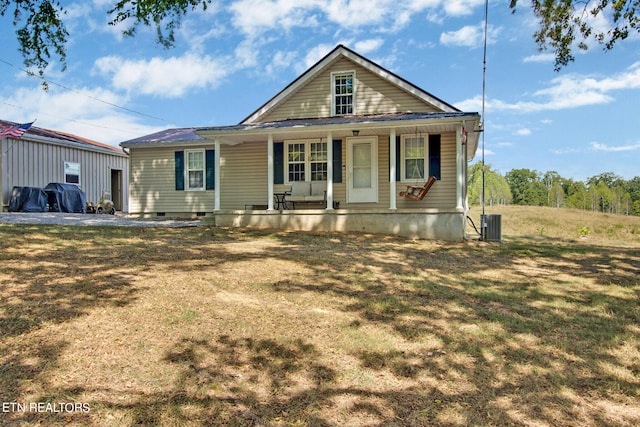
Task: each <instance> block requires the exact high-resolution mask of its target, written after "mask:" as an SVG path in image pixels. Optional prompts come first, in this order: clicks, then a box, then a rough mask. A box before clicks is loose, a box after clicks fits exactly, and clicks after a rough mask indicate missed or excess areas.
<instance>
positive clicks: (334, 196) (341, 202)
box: [196, 112, 479, 227]
mask: <svg viewBox="0 0 640 427" xmlns="http://www.w3.org/2000/svg"><path fill="white" fill-rule="evenodd" d="M478 123H479V116H478V115H477V114H475V113H459V112H455V113H394V114H380V115H371V116H357V117H333V118H325V119H292V120H284V121H278V122H269V123H258V124H247V125H237V126H225V127H209V128H198V129H197V130H196V133H197V135H198V136H199V137H201V138H204V139H206V140H208V141H210V142H209V143H212V144H213V145H214V148H215V149H214V151H215V182H216V183H218V185H217V186H216V188H217V191H215V194H214V198H215V200H214V209H213V212H214V213H215V214H216V216H218V217H220V215H219V214H222V212H223V211H225V212H228V211H239V210H244V211H254V210H258V209H261V210H263V211H264V210H266V212H267V213H264V212H258V213H256V215H257V216H267V217H268V216H269V214H270V213H274V212H277V213H279V212H280V211H283V212H282V213H283V214H284V213H287V214H288V215H289V216H291V215H293V213H292V212H285V211H286V209H284V210H283V209H282V206H279V204H278V200H279V199H278V197H277V195H278V194H279V192H280V190H279V187H278V185H279V184H291V183H292V181H294V180H293V179H291V176H290V175H289V176H286V177H285V178H284V180H282V178H280V181H278V177H277V176H276V174H277V172H276V171H277V170H278V167H280V168H284V167H285V166H284V165H280V166H278V154H280V156H282V153H278V150H282V148H278V145H280V146H281V145H282V142H283V141H284V142H285V144H287V143H296V142H299V141H302V142H304V141H319V142H320V143H323V144H325V145H326V158H325V160H326V170H325V171H324V176H323V177H322V178H321V180H322V181H324V185H325V187H326V196H325V197H326V200H325V201H324V202H325V203H324V206H326V208H325V209H321V211H322V212H321V214H325V215H326V214H328V213H330V212H332V211H340V215H338V216H336V217H335V218H333V219H334V220H335V221H328V222H332V223H336V224H337V223H343V222H344V218H343V217H344V215H346V214H347V213H350V214H352V215H353V214H355V213H357V212H364V214H371V213H373V212H378V213H380V212H385V213H389V212H391V213H398V214H399V213H401V212H404V211H407V212H411V213H412V214H414V213H416V212H422V213H423V214H434V213H437V211H440V210H442V211H443V212H448V213H450V212H451V211H456V212H464V211H465V209H466V191H467V190H466V174H467V159H468V158H470V157H473V155H474V153H475V150H476V148H477V141H478V137H477V133H475V132H474V131H475V130H477V129H478ZM429 134H441V135H444V136H445V137H446V141H445V140H444V139H443V146H445V145H446V150H447V153H446V161H447V164H446V165H445V166H443V174H444V175H446V176H443V178H442V182H443V183H439V184H438V185H439V186H440V187H441V188H442V189H443V190H440V192H441V193H443V192H444V191H446V201H443V202H441V203H439V205H438V206H437V207H438V208H440V209H434V208H435V207H436V206H429V205H425V204H422V203H416V202H409V203H407V202H406V200H404V198H402V197H399V196H398V194H399V193H400V191H402V190H405V188H406V187H405V186H406V185H409V184H411V185H416V184H420V185H421V184H422V183H423V182H424V181H425V180H426V178H423V179H421V180H420V181H422V182H419V181H411V182H406V180H403V179H401V178H400V175H399V168H400V160H401V155H402V154H401V153H400V152H399V145H398V144H395V143H393V142H394V141H396V140H397V141H399V140H400V138H401V136H406V135H420V136H426V135H429ZM333 142H339V143H341V145H338V150H342V152H338V153H336V152H335V150H336V145H335V144H334V143H333ZM361 143H362V144H361ZM362 145H366V146H367V148H366V149H367V150H368V149H370V150H371V151H370V152H368V154H367V155H368V156H371V163H370V164H369V165H367V167H371V169H372V171H373V172H372V177H371V179H370V184H371V187H370V188H367V189H365V190H366V191H364V190H363V189H362V187H363V186H360V187H359V188H356V187H357V186H356V185H355V184H356V181H357V176H356V174H357V172H358V171H357V170H356V169H357V167H358V165H355V164H354V161H353V158H354V157H355V154H354V153H355V151H354V150H356V149H360V146H362ZM243 146H244V147H247V146H253V147H263V148H262V150H265V148H266V150H265V151H262V153H263V154H260V155H259V156H260V158H261V159H262V160H261V161H260V160H256V161H255V162H254V164H252V166H251V167H252V168H253V169H260V170H262V172H261V173H260V179H259V181H260V182H259V183H257V185H259V186H260V188H262V189H263V190H262V191H263V193H262V196H261V197H257V196H256V195H255V194H254V195H253V199H252V200H245V201H244V203H239V202H237V203H235V205H230V204H229V203H228V202H229V199H230V196H232V194H231V192H230V190H228V189H227V188H229V187H227V186H228V185H231V184H230V178H229V176H228V175H225V174H224V171H225V168H227V169H228V170H229V169H231V168H233V170H238V169H240V168H241V164H242V163H238V164H233V167H231V166H230V163H231V161H230V160H229V159H226V160H225V153H226V152H228V150H231V149H236V150H237V149H240V148H241V147H243ZM369 147H370V148H369ZM443 157H444V156H443ZM289 168H290V167H289ZM263 173H264V174H263ZM256 176H257V174H256ZM302 180H303V181H307V182H313V181H315V179H314V177H313V176H311V177H310V176H308V175H307V176H306V177H304V178H302ZM236 181H237V182H239V179H238V178H236ZM445 187H446V190H445ZM218 190H221V191H218ZM256 207H257V209H255V208H256ZM242 208H244V209H242ZM425 208H430V209H426V210H425ZM443 208H444V209H443ZM316 211H317V210H316ZM295 213H296V214H300V215H304V217H308V216H310V215H311V213H310V212H308V209H305V210H304V212H302V211H300V210H298V209H296V210H295ZM316 214H317V213H316ZM245 215H246V213H245ZM238 221H239V220H234V223H237V222H238ZM243 221H244V220H243ZM270 221H272V220H270ZM285 222H287V223H289V222H290V220H287V221H285ZM331 227H333V225H332V226H331Z"/></svg>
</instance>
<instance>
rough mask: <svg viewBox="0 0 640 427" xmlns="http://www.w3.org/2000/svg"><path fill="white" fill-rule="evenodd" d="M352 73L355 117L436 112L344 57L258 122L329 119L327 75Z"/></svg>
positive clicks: (329, 88) (329, 100)
mask: <svg viewBox="0 0 640 427" xmlns="http://www.w3.org/2000/svg"><path fill="white" fill-rule="evenodd" d="M341 71H355V72H356V114H357V115H364V114H381V113H396V112H407V111H413V112H432V111H433V112H436V111H439V110H437V109H436V108H435V107H434V106H432V105H430V104H428V103H426V102H424V101H422V100H420V99H419V98H417V97H415V96H413V95H411V94H410V93H407V92H405V91H404V90H402V89H400V88H398V87H397V86H395V85H393V84H391V83H389V82H388V81H386V80H384V79H381V78H380V77H378V76H377V75H375V74H374V73H372V72H370V71H368V70H367V69H365V68H364V67H361V66H359V65H357V64H355V63H354V62H351V61H350V60H348V59H346V58H342V59H341V60H339V61H337V62H336V63H334V64H332V65H331V66H330V67H328V68H327V69H325V70H322V71H321V72H319V73H318V75H317V77H316V78H315V79H314V80H312V81H311V82H308V83H307V84H306V85H304V86H303V87H301V88H300V89H299V90H298V91H297V92H295V93H294V94H292V95H291V96H290V97H289V98H288V99H286V100H285V101H284V102H283V103H282V104H281V105H278V106H277V107H276V108H274V109H273V110H272V111H270V112H269V113H268V114H266V115H265V116H264V117H262V118H261V121H264V122H268V121H276V120H285V119H295V118H310V117H330V116H332V111H331V87H332V83H331V73H333V72H341Z"/></svg>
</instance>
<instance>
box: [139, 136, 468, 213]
mask: <svg viewBox="0 0 640 427" xmlns="http://www.w3.org/2000/svg"><path fill="white" fill-rule="evenodd" d="M208 148H209V149H210V148H211V147H208ZM220 149H221V152H220V156H221V160H220V161H221V167H220V181H221V182H220V183H216V188H220V191H221V193H220V208H221V209H222V210H237V209H244V208H245V206H247V205H267V204H268V201H269V199H268V185H267V182H268V181H267V180H268V171H267V142H266V141H264V142H256V143H244V144H239V145H235V146H227V145H222V146H221V148H220ZM177 150H179V149H176V148H171V149H168V148H162V149H132V150H131V170H132V174H131V187H130V191H129V194H130V211H131V213H134V214H143V213H144V214H152V213H158V212H164V213H167V214H170V213H172V214H183V215H184V214H195V213H197V212H212V211H213V209H214V202H215V200H214V195H215V193H214V191H176V190H175V172H174V152H175V151H177ZM346 150H347V143H346V140H345V141H343V145H342V163H343V164H345V165H346V155H347V153H346ZM441 171H442V172H441V173H442V179H441V180H439V181H438V182H437V183H436V184H434V186H433V187H432V188H431V190H430V191H429V193H428V194H427V196H426V197H425V199H424V200H421V201H413V200H406V199H404V198H403V197H399V196H398V195H397V193H399V192H400V191H402V190H404V189H405V186H406V185H407V184H406V183H402V182H398V183H397V184H396V190H397V191H396V196H395V197H396V203H397V207H398V209H407V208H441V209H447V208H453V207H455V206H456V150H455V133H452V132H450V133H444V134H442V139H441ZM343 181H344V182H343V183H334V185H333V199H334V201H339V202H340V208H341V209H385V208H389V205H390V199H389V198H390V194H389V188H390V187H389V186H390V184H389V137H388V136H381V137H379V139H378V202H377V203H347V202H346V200H347V182H346V174H343Z"/></svg>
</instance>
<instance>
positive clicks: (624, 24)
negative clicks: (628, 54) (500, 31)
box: [509, 0, 640, 71]
mask: <svg viewBox="0 0 640 427" xmlns="http://www.w3.org/2000/svg"><path fill="white" fill-rule="evenodd" d="M519 3H522V2H518V0H511V3H510V5H509V7H510V8H511V10H512V12H514V13H515V11H516V6H517V5H518V4H519ZM531 6H532V9H533V13H534V14H535V15H536V17H537V18H538V22H539V29H538V30H537V31H535V33H534V34H533V36H534V39H535V41H536V43H537V44H538V48H539V49H540V50H541V51H543V50H548V49H552V50H553V53H554V55H555V70H556V71H559V70H560V69H561V68H562V67H565V66H566V65H567V64H569V62H572V61H574V60H575V56H574V54H573V49H574V43H575V42H576V40H577V41H578V44H577V47H578V49H580V50H588V49H589V45H588V41H589V40H590V39H593V40H595V41H597V42H598V43H599V44H601V45H602V46H603V47H604V49H605V50H611V49H613V47H614V46H615V44H616V43H617V42H618V41H620V40H624V39H626V38H627V37H628V36H629V35H630V33H632V32H640V1H639V0H557V1H549V0H531ZM599 17H610V19H611V23H612V25H611V26H610V28H607V29H604V30H600V29H599V28H597V27H596V25H593V23H594V22H595V20H596V19H597V18H599Z"/></svg>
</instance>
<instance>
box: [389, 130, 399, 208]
mask: <svg viewBox="0 0 640 427" xmlns="http://www.w3.org/2000/svg"><path fill="white" fill-rule="evenodd" d="M397 155H398V153H396V129H395V128H392V129H391V132H390V133H389V209H391V210H396V209H397V207H396V156H397Z"/></svg>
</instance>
